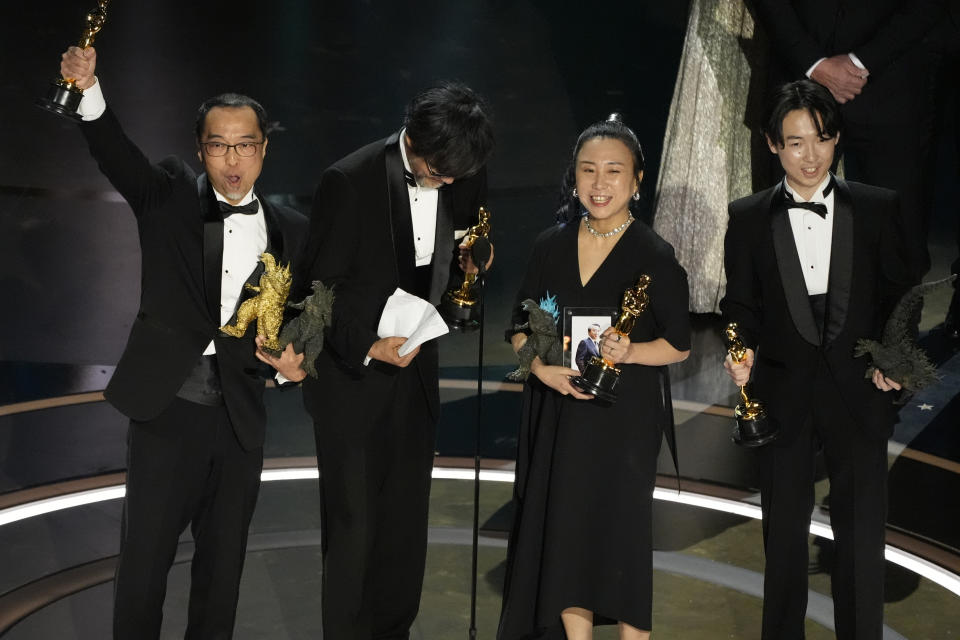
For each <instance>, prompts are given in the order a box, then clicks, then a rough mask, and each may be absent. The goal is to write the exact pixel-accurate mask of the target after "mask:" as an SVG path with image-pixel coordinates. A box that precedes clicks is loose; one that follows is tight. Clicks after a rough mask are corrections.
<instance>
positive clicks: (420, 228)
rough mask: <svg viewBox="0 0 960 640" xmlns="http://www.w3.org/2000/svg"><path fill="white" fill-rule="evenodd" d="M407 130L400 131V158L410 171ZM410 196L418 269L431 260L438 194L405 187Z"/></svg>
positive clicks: (415, 187)
mask: <svg viewBox="0 0 960 640" xmlns="http://www.w3.org/2000/svg"><path fill="white" fill-rule="evenodd" d="M406 133H407V130H406V129H402V130H401V131H400V156H401V157H402V158H403V168H404V169H406V170H407V171H411V169H410V162H409V161H408V160H407V149H406V144H404V142H403V139H404V136H405V135H406ZM407 195H409V196H410V218H411V220H412V221H413V250H414V255H415V256H416V262H417V266H418V267H423V266H425V265H428V264H430V262H431V261H432V260H433V246H434V240H435V238H436V233H437V204H438V202H439V196H440V193H439V191H438V190H437V189H431V188H430V187H421V186H420V185H419V184H417V185H416V186H414V187H411V186H410V185H409V184H408V185H407Z"/></svg>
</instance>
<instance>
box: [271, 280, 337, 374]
mask: <svg viewBox="0 0 960 640" xmlns="http://www.w3.org/2000/svg"><path fill="white" fill-rule="evenodd" d="M310 288H311V289H312V290H313V293H311V294H310V295H308V296H307V297H306V298H304V299H303V302H288V303H287V306H288V307H290V308H291V309H299V310H301V311H302V313H301V314H300V315H299V316H297V317H296V318H294V319H293V320H291V321H290V322H288V323H287V324H286V326H284V327H283V329H282V330H281V331H280V344H281V349H283V348H285V347H286V346H287V345H288V344H290V343H291V342H292V343H293V349H294V351H296V352H297V353H302V354H304V358H303V370H304V371H306V372H307V374H308V375H311V376H313V377H314V378H316V377H317V370H316V368H315V367H314V362H316V360H317V356H318V355H320V352H321V351H323V332H324V330H325V329H326V328H327V327H329V326H330V316H331V313H332V312H333V289H331V288H328V287H326V286H324V284H323V283H322V282H320V281H319V280H314V281H313V282H312V283H310Z"/></svg>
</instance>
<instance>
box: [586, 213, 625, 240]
mask: <svg viewBox="0 0 960 640" xmlns="http://www.w3.org/2000/svg"><path fill="white" fill-rule="evenodd" d="M631 222H633V214H632V213H629V214H627V220H626V222H624V223H623V224H622V225H620V226H619V227H617V228H616V229H611V230H610V231H607V232H606V233H600V232H599V231H597V230H596V229H594V228H593V227H591V226H590V216H589V215H585V216H583V224H585V225H587V231H589V232H590V233H591V234H593V235H594V236H596V237H597V238H609V237H610V236H615V235H617V234H618V233H620V232H621V231H623V230H624V229H626V228H627V225H629V224H630V223H631Z"/></svg>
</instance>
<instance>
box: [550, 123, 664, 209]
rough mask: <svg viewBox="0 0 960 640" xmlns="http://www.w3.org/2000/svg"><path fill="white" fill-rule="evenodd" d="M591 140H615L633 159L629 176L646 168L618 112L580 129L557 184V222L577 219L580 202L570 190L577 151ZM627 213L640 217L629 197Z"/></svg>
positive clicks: (636, 203)
mask: <svg viewBox="0 0 960 640" xmlns="http://www.w3.org/2000/svg"><path fill="white" fill-rule="evenodd" d="M594 138H614V139H616V140H619V141H620V142H622V143H623V144H624V145H626V147H627V149H629V150H630V155H632V156H633V175H634V176H636V175H638V174H639V173H640V172H641V171H643V168H644V166H646V160H645V159H644V157H643V148H642V147H641V146H640V141H639V140H638V139H637V134H635V133H634V132H633V129H631V128H630V127H628V126H627V125H625V124H624V123H623V118H622V116H621V115H620V114H619V113H611V114H610V115H609V116H607V119H606V120H601V121H600V122H594V123H593V124H592V125H590V126H589V127H587V128H586V129H584V130H583V132H582V133H581V134H580V135H579V136H578V137H577V143H576V144H575V145H573V157H571V158H570V165H569V166H568V167H567V172H566V173H565V174H564V176H563V183H562V184H561V185H560V206H559V208H558V209H557V222H572V221H574V220H577V219H579V218H580V215H581V209H582V206H581V204H580V199H579V198H577V197H576V196H574V195H573V188H574V187H576V186H577V156H578V155H579V154H580V149H582V148H583V145H584V144H586V143H587V142H588V141H589V140H593V139H594ZM628 207H629V209H630V213H632V214H633V215H634V216H635V217H637V216H639V215H640V209H641V203H640V202H639V201H637V200H634V199H633V198H630V202H629V203H628Z"/></svg>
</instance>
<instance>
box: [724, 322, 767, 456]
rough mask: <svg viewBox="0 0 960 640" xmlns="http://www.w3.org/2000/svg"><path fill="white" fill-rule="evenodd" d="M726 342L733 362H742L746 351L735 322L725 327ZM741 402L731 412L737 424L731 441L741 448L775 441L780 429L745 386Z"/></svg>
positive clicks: (741, 392)
mask: <svg viewBox="0 0 960 640" xmlns="http://www.w3.org/2000/svg"><path fill="white" fill-rule="evenodd" d="M724 333H725V336H726V340H727V353H729V354H730V357H731V358H732V359H733V361H734V362H736V363H740V362H743V360H744V358H746V357H747V349H746V348H745V347H744V346H743V341H742V340H741V339H740V333H739V328H738V327H737V323H736V322H731V323H730V324H728V325H727V328H726V330H725V331H724ZM740 399H741V402H740V403H739V404H738V405H737V406H736V408H735V409H734V410H733V414H734V416H735V417H736V419H737V424H736V426H735V427H734V429H733V441H734V442H735V443H736V444H738V445H740V446H741V447H750V448H755V447H762V446H763V445H765V444H767V443H768V442H772V441H774V440H776V438H777V436H778V435H780V427H779V426H778V425H777V423H776V421H774V419H773V418H771V417H770V416H769V415H767V411H766V409H765V408H764V406H763V403H762V402H760V400H758V399H756V398H753V399H750V398H749V397H748V396H747V391H746V385H743V386H742V387H740Z"/></svg>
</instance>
